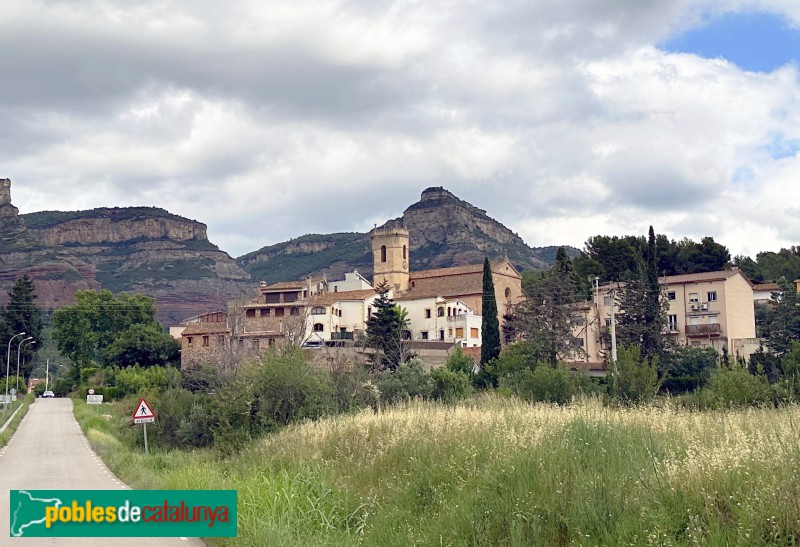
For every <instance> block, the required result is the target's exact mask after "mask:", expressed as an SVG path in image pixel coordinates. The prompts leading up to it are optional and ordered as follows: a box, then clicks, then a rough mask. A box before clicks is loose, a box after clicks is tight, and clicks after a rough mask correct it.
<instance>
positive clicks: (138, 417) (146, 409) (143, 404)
mask: <svg viewBox="0 0 800 547" xmlns="http://www.w3.org/2000/svg"><path fill="white" fill-rule="evenodd" d="M132 418H133V423H135V424H147V423H150V422H155V421H156V415H155V413H153V411H152V410H151V409H150V405H148V404H147V401H145V400H144V399H139V404H138V405H136V412H134V413H133V416H132Z"/></svg>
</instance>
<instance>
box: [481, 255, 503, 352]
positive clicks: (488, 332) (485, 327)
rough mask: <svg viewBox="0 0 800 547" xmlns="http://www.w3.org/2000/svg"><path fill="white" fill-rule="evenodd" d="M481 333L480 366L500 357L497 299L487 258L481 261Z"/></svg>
mask: <svg viewBox="0 0 800 547" xmlns="http://www.w3.org/2000/svg"><path fill="white" fill-rule="evenodd" d="M481 303H482V307H483V311H482V312H481V314H482V317H483V319H482V322H481V330H482V331H483V335H482V340H481V366H482V367H483V366H484V365H485V364H486V363H488V362H489V361H491V360H492V359H494V358H495V357H497V356H498V355H500V324H499V322H498V321H497V297H496V295H495V293H494V281H493V280H492V267H491V265H490V264H489V258H488V257H487V258H485V259H484V261H483V298H482V301H481Z"/></svg>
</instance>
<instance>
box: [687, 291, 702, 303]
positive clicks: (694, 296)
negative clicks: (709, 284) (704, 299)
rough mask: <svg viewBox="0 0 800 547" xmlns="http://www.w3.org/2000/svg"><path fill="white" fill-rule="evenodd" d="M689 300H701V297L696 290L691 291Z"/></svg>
mask: <svg viewBox="0 0 800 547" xmlns="http://www.w3.org/2000/svg"><path fill="white" fill-rule="evenodd" d="M689 302H700V298H699V297H698V296H697V293H696V292H690V293H689Z"/></svg>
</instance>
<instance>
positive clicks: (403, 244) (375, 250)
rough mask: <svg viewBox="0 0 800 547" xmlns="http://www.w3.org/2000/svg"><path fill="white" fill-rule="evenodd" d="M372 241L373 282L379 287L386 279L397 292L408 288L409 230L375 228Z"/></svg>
mask: <svg viewBox="0 0 800 547" xmlns="http://www.w3.org/2000/svg"><path fill="white" fill-rule="evenodd" d="M370 240H371V241H372V284H373V285H374V286H375V287H377V286H378V285H379V284H380V283H381V282H382V281H384V280H386V281H387V282H388V283H389V287H390V288H391V289H393V290H394V292H395V294H397V293H404V292H406V291H407V290H408V278H409V267H408V263H409V253H408V243H409V237H408V230H406V229H405V228H375V229H374V230H372V232H371V233H370Z"/></svg>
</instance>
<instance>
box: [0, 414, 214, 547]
mask: <svg viewBox="0 0 800 547" xmlns="http://www.w3.org/2000/svg"><path fill="white" fill-rule="evenodd" d="M3 421H5V420H3ZM128 488H129V487H128V486H127V485H125V484H123V483H122V482H121V481H120V480H119V479H118V478H117V477H115V476H114V474H113V473H111V471H109V470H108V468H107V467H106V466H105V465H104V464H103V462H102V460H100V458H99V457H98V456H97V455H96V454H95V453H94V452H93V451H92V449H91V448H90V447H89V442H88V441H87V440H86V437H84V435H83V432H82V431H81V429H80V427H79V426H78V422H76V421H75V418H74V416H73V415H72V401H71V400H69V399H37V400H36V402H35V403H33V404H32V405H31V407H30V409H29V410H28V414H27V415H26V416H25V418H24V419H23V421H22V423H21V424H20V425H19V428H18V429H17V432H16V434H15V435H14V437H12V439H11V440H10V441H9V443H8V445H6V446H5V447H4V448H2V449H0V545H11V546H14V545H20V546H22V545H35V546H37V547H38V546H47V545H69V546H76V547H78V546H79V547H95V546H97V547H100V546H108V545H114V546H115V547H127V546H128V545H130V546H137V547H138V546H142V547H144V546H159V547H160V546H163V547H202V546H204V545H205V543H203V542H202V541H201V540H199V539H195V538H189V539H181V538H11V537H9V531H8V527H9V490H12V489H13V490H23V489H31V490H56V489H58V490H61V489H63V490H116V489H128Z"/></svg>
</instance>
